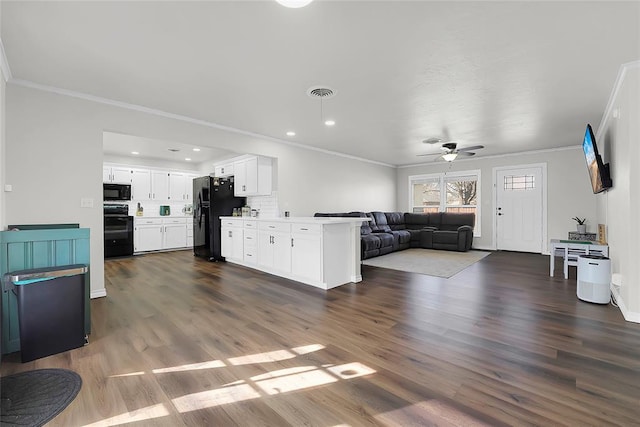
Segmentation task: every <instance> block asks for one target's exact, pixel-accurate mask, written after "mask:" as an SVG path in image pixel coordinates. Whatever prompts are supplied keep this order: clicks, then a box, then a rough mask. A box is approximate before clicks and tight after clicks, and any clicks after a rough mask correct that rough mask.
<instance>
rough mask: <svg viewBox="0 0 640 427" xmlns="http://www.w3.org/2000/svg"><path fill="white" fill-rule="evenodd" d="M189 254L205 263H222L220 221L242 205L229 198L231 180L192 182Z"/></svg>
mask: <svg viewBox="0 0 640 427" xmlns="http://www.w3.org/2000/svg"><path fill="white" fill-rule="evenodd" d="M193 201H194V203H195V206H194V209H193V253H194V255H195V256H199V257H201V258H205V259H208V260H209V261H224V258H223V257H222V253H221V249H220V228H221V224H220V217H221V216H231V214H232V213H233V209H234V208H241V207H243V206H244V205H245V204H246V198H245V197H235V196H234V195H233V177H232V176H231V177H227V178H214V177H210V176H201V177H199V178H194V179H193Z"/></svg>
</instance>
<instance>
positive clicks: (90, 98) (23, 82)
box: [7, 64, 396, 168]
mask: <svg viewBox="0 0 640 427" xmlns="http://www.w3.org/2000/svg"><path fill="white" fill-rule="evenodd" d="M7 66H8V64H7ZM8 83H10V84H12V85H16V86H22V87H26V88H30V89H36V90H41V91H43V92H50V93H55V94H57V95H64V96H69V97H72V98H78V99H83V100H85V101H91V102H96V103H98V104H104V105H109V106H112V107H118V108H123V109H126V110H132V111H137V112H140V113H146V114H151V115H155V116H159V117H164V118H168V119H173V120H179V121H182V122H186V123H191V124H195V125H200V126H206V127H209V128H213V129H218V130H222V131H225V132H230V133H236V134H239V135H244V136H249V137H251V138H258V139H264V140H268V141H272V142H276V143H279V144H284V145H289V146H292V147H295V148H300V149H304V150H310V151H315V152H319V153H324V154H329V155H332V156H336V157H343V158H347V159H351V160H357V161H359V162H364V163H372V164H374V165H380V166H386V167H390V168H395V167H396V166H395V165H392V164H389V163H383V162H378V161H375V160H370V159H365V158H362V157H357V156H352V155H350V154H344V153H340V152H337V151H331V150H325V149H323V148H317V147H312V146H309V145H304V144H300V143H297V142H292V141H286V140H284V139H280V138H274V137H272V136H267V135H262V134H259V133H255V132H249V131H246V130H242V129H238V128H234V127H231V126H225V125H221V124H218V123H214V122H209V121H207V120H201V119H194V118H192V117H188V116H183V115H181V114H174V113H169V112H167V111H162V110H156V109H155V108H149V107H145V106H143V105H137V104H129V103H127V102H122V101H116V100H113V99H108V98H103V97H100V96H95V95H89V94H86V93H82V92H76V91H72V90H68V89H62V88H59V87H55V86H48V85H43V84H40V83H35V82H32V81H29V80H22V79H14V78H11V79H10V80H9V81H8Z"/></svg>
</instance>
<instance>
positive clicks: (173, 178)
mask: <svg viewBox="0 0 640 427" xmlns="http://www.w3.org/2000/svg"><path fill="white" fill-rule="evenodd" d="M186 182H187V174H185V173H181V172H169V200H171V201H172V202H178V201H180V202H184V201H185V198H186V195H185V189H186V186H187V185H186Z"/></svg>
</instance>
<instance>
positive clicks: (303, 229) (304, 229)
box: [300, 228, 309, 231]
mask: <svg viewBox="0 0 640 427" xmlns="http://www.w3.org/2000/svg"><path fill="white" fill-rule="evenodd" d="M300 230H302V231H309V229H308V228H301V229H300Z"/></svg>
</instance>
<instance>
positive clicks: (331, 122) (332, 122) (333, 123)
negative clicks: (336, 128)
mask: <svg viewBox="0 0 640 427" xmlns="http://www.w3.org/2000/svg"><path fill="white" fill-rule="evenodd" d="M324 124H325V125H327V126H333V125H335V124H336V122H335V120H327V121H325V122H324Z"/></svg>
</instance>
